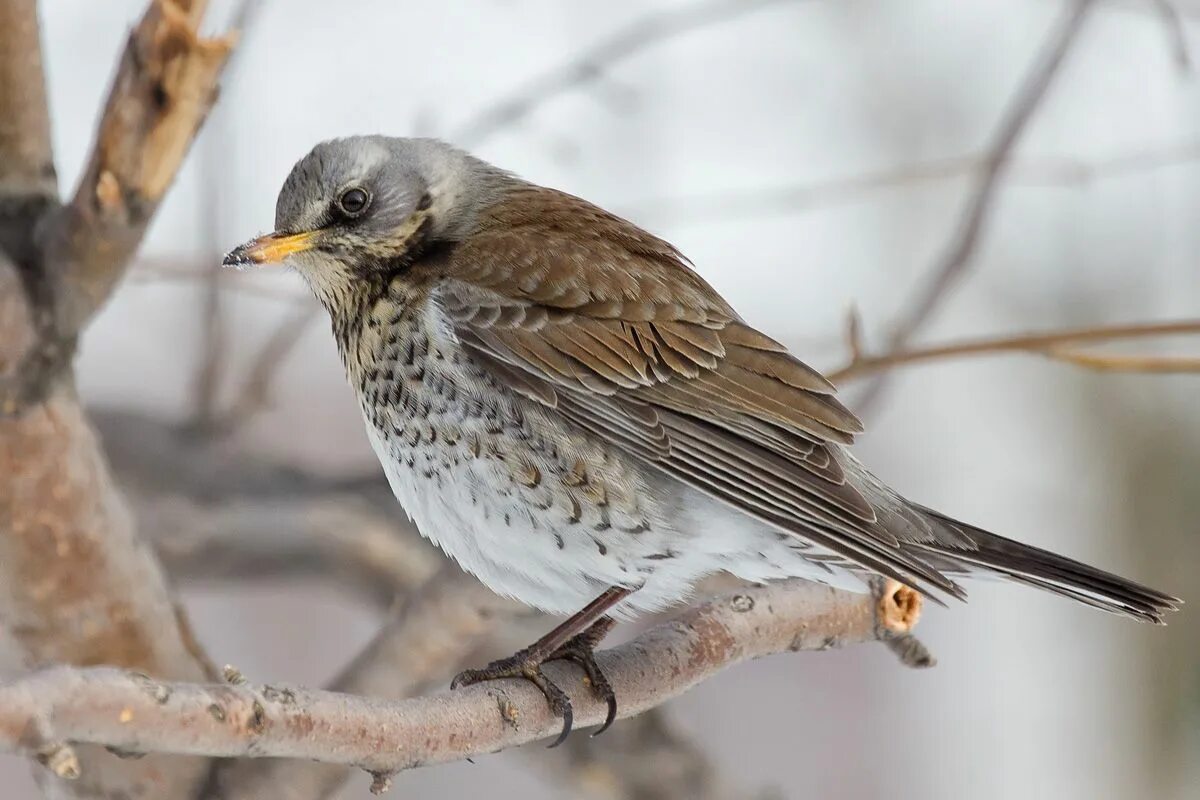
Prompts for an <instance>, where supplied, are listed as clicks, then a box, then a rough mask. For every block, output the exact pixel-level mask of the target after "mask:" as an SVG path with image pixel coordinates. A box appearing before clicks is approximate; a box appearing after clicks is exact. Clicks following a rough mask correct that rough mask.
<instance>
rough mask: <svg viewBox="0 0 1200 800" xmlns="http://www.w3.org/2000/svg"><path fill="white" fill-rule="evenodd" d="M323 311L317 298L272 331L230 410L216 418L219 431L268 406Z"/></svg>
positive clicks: (235, 426)
mask: <svg viewBox="0 0 1200 800" xmlns="http://www.w3.org/2000/svg"><path fill="white" fill-rule="evenodd" d="M320 311H321V308H320V306H318V305H317V304H316V303H315V302H309V303H306V304H304V305H302V306H299V307H297V308H296V309H295V310H294V311H293V312H292V313H291V314H289V315H288V316H287V317H286V318H285V319H284V321H283V322H282V323H280V325H279V327H277V328H276V329H275V330H274V331H273V332H272V333H271V335H270V336H269V337H268V338H267V341H266V343H264V344H263V346H262V347H261V348H260V349H259V351H258V354H257V355H256V356H255V357H254V361H253V363H251V365H250V369H249V371H248V372H247V374H246V380H245V383H244V384H243V385H242V387H241V390H240V391H239V392H238V396H237V398H236V399H235V400H234V401H233V404H232V405H231V406H230V408H229V410H228V411H226V412H225V413H223V414H221V415H220V416H219V417H218V418H217V419H216V420H214V422H213V429H214V430H215V431H219V432H221V433H224V434H229V433H233V432H234V431H236V430H237V429H238V428H240V427H241V426H242V425H244V424H246V423H247V422H249V421H250V420H251V419H253V417H254V416H255V415H256V414H257V413H258V412H260V411H262V410H263V409H264V408H266V407H267V405H268V404H269V403H270V401H271V389H272V386H273V384H274V381H275V377H276V375H278V373H279V370H280V369H281V368H282V367H283V365H284V364H285V363H286V362H287V358H288V356H289V355H290V354H291V353H292V351H293V350H295V348H296V344H297V343H298V342H299V341H300V337H301V336H303V335H304V332H305V331H306V330H307V329H308V326H309V325H310V324H311V323H312V322H313V321H314V320H316V319H317V318H318V317H319V316H320Z"/></svg>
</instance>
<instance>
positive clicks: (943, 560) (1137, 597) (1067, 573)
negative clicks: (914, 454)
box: [911, 504, 1182, 625]
mask: <svg viewBox="0 0 1200 800" xmlns="http://www.w3.org/2000/svg"><path fill="white" fill-rule="evenodd" d="M914 505H915V504H914ZM916 510H918V511H920V512H921V513H922V514H923V515H924V516H925V517H926V518H927V519H928V520H929V522H930V523H932V524H933V525H935V526H944V527H945V528H948V529H950V532H951V533H952V534H957V536H952V537H947V538H956V539H958V540H959V541H961V542H962V543H963V544H964V545H966V546H964V547H959V546H955V545H951V544H945V543H940V542H927V543H921V544H915V545H911V546H912V547H914V548H919V549H920V550H921V551H923V552H922V556H923V558H924V559H925V560H927V561H928V562H929V563H930V564H931V565H932V566H934V567H936V568H938V569H939V570H942V571H944V572H947V573H949V574H954V573H959V574H962V573H978V572H980V571H983V572H990V573H994V574H997V575H999V576H1002V577H1004V578H1008V579H1009V580H1013V581H1017V582H1019V583H1024V584H1026V585H1028V586H1035V587H1037V588H1039V589H1045V590H1046V591H1048V592H1054V593H1055V594H1058V595H1062V596H1063V597H1069V598H1071V599H1072V600H1076V601H1078V602H1080V603H1084V604H1086V605H1089V606H1092V607H1093V608H1099V609H1101V610H1103V611H1108V612H1110V613H1113V614H1122V615H1124V616H1128V617H1133V618H1134V619H1138V620H1144V621H1147V622H1153V623H1156V624H1159V625H1161V624H1163V614H1164V613H1166V612H1167V611H1174V610H1176V609H1177V608H1178V607H1179V605H1180V604H1181V603H1182V601H1181V600H1179V599H1178V598H1176V597H1172V596H1171V595H1168V594H1164V593H1163V592H1160V591H1157V590H1155V589H1151V588H1149V587H1148V586H1142V585H1141V584H1138V583H1134V582H1133V581H1130V580H1126V579H1125V578H1122V577H1121V576H1119V575H1113V574H1112V573H1110V572H1105V571H1104V570H1100V569H1096V568H1095V567H1090V566H1088V565H1087V564H1083V563H1080V562H1079V561H1074V560H1072V559H1070V558H1066V557H1065V556H1060V555H1058V554H1057V553H1051V552H1050V551H1049V550H1042V549H1041V548H1038V547H1033V546H1031V545H1027V544H1022V543H1020V542H1014V541H1013V540H1012V539H1005V538H1004V537H1003V536H997V535H996V534H994V533H989V532H988V531H985V530H982V529H980V528H976V527H974V526H973V525H967V524H966V523H963V522H959V521H958V520H955V519H951V518H950V517H947V516H945V515H943V514H939V513H938V512H936V511H933V510H931V509H928V508H925V507H923V506H916ZM939 538H942V537H939ZM968 542H970V543H973V544H974V547H971V546H970V545H969V544H968Z"/></svg>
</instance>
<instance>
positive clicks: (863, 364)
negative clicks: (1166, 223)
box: [828, 320, 1200, 383]
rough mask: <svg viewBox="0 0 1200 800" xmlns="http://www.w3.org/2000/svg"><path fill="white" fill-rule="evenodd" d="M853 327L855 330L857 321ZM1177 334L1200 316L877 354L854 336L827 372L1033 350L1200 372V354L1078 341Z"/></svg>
mask: <svg viewBox="0 0 1200 800" xmlns="http://www.w3.org/2000/svg"><path fill="white" fill-rule="evenodd" d="M851 330H854V327H853V326H851ZM1179 335H1200V320H1177V321H1172V322H1149V323H1137V324H1132V325H1111V326H1100V327H1090V328H1070V329H1067V330H1061V331H1050V332H1048V333H1027V334H1021V335H1017V336H1001V337H995V338H985V339H972V340H968V341H963V342H953V343H950V344H943V345H935V346H932V347H925V348H920V349H916V350H908V351H901V352H892V353H885V354H883V355H876V356H873V355H868V354H866V353H863V352H862V350H861V344H859V343H858V342H856V341H855V339H854V336H853V335H851V337H850V339H851V341H850V345H849V346H850V350H851V358H850V362H849V363H848V364H846V365H845V366H844V367H842V368H840V369H837V370H834V371H833V372H830V373H828V377H829V379H830V380H831V381H834V382H835V383H839V382H844V381H848V380H855V379H857V378H862V377H864V376H867V375H873V374H878V373H880V372H885V371H888V370H892V369H894V368H896V367H901V366H909V365H912V364H919V363H923V362H926V361H938V360H941V359H946V358H958V357H962V356H973V355H995V354H999V353H1033V354H1037V355H1042V356H1045V357H1047V358H1052V359H1055V360H1057V361H1064V362H1067V363H1071V364H1076V365H1078V366H1081V367H1088V368H1090V369H1097V370H1107V371H1118V372H1200V359H1196V358H1186V357H1170V356H1120V355H1106V354H1100V353H1090V352H1085V351H1082V350H1080V349H1078V345H1081V344H1087V343H1096V342H1112V341H1119V340H1129V339H1142V338H1150V337H1161V336H1179Z"/></svg>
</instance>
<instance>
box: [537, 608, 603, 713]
mask: <svg viewBox="0 0 1200 800" xmlns="http://www.w3.org/2000/svg"><path fill="white" fill-rule="evenodd" d="M616 624H617V621H616V620H615V619H613V618H612V617H601V618H600V619H598V620H596V621H595V622H593V623H592V626H591V627H590V628H588V629H587V630H585V631H584V632H583V633H579V634H576V635H575V636H573V637H571V638H570V639H568V640H567V641H566V642H565V643H564V644H563V646H562V647H560V648H558V649H557V650H555V651H554V652H553V653H551V654H550V657H549V658H547V659H546V660H547V661H556V660H558V659H562V660H564V661H571V662H573V663H575V664H578V665H579V666H580V667H582V668H583V672H584V674H585V675H587V679H588V683H590V684H591V685H592V691H593V692H594V693H595V694H596V696H597V697H599V698H600V699H601V700H603V701H604V702H605V703H607V704H608V716H606V717H605V718H604V724H603V725H601V726H600V727H599V728H597V729H596V730H595V731H593V732H592V736H599V735H600V734H602V733H604V732H605V731H606V730H608V728H609V726H610V725H612V724H613V721H614V720H616V718H617V694H616V692H614V691H613V688H612V684H610V683H609V682H608V678H606V677H604V672H603V670H601V669H600V665H599V664H597V663H596V645H598V644H600V642H601V641H603V639H604V637H605V636H607V635H608V632H609V631H611V630H612V628H613V626H614V625H616Z"/></svg>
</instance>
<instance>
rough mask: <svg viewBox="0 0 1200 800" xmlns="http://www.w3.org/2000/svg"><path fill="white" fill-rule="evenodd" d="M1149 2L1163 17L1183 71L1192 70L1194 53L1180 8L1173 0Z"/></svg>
mask: <svg viewBox="0 0 1200 800" xmlns="http://www.w3.org/2000/svg"><path fill="white" fill-rule="evenodd" d="M1149 2H1150V5H1152V6H1153V7H1154V9H1155V10H1156V11H1157V12H1158V15H1159V17H1161V18H1162V22H1163V28H1164V29H1165V30H1166V32H1167V37H1168V39H1169V40H1170V42H1171V52H1172V53H1174V55H1175V63H1176V65H1177V66H1178V67H1179V70H1180V71H1181V72H1190V71H1191V69H1192V54H1191V51H1190V50H1189V49H1188V43H1187V31H1185V30H1184V27H1183V18H1182V17H1181V16H1180V14H1179V9H1178V8H1176V7H1175V4H1174V3H1172V2H1171V0H1149Z"/></svg>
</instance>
